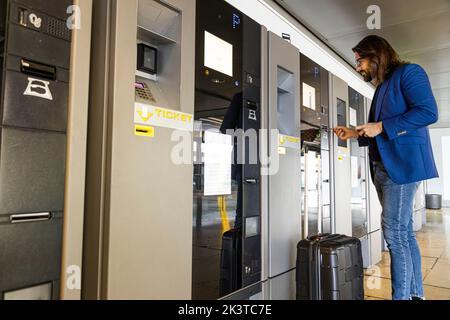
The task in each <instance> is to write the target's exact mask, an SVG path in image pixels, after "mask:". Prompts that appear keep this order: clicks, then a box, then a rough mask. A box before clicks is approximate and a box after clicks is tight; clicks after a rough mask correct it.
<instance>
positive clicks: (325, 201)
mask: <svg viewBox="0 0 450 320" xmlns="http://www.w3.org/2000/svg"><path fill="white" fill-rule="evenodd" d="M300 64H301V66H300V70H301V77H300V80H301V84H300V89H301V99H302V100H301V101H302V103H301V133H302V135H301V136H302V191H303V192H302V219H303V237H304V238H306V237H308V236H311V235H315V234H318V233H329V232H331V202H330V179H331V177H330V130H329V128H330V116H329V114H330V108H329V100H330V99H329V73H328V71H327V70H325V69H324V68H323V67H321V66H320V65H318V64H317V63H315V62H314V61H313V60H311V59H309V58H308V57H306V56H305V55H303V54H301V55H300ZM305 221H307V223H305Z"/></svg>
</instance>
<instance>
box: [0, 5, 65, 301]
mask: <svg viewBox="0 0 450 320" xmlns="http://www.w3.org/2000/svg"><path fill="white" fill-rule="evenodd" d="M71 4H72V3H71V1H67V0H63V1H61V0H52V1H45V2H43V1H32V0H27V1H15V0H9V1H2V4H1V6H2V8H1V10H0V12H1V14H2V16H1V23H0V50H1V51H2V52H1V54H0V56H1V57H2V61H1V62H2V64H1V68H2V69H1V70H2V82H1V90H2V95H1V110H0V115H1V122H0V234H1V237H0V299H1V298H4V299H9V297H14V298H20V297H21V295H22V293H23V297H24V298H26V297H36V298H39V297H41V298H53V299H56V298H58V296H59V278H60V268H61V267H60V265H61V241H62V223H63V209H64V177H65V157H66V139H67V138H66V130H67V106H68V94H69V68H70V48H71V31H70V30H69V29H68V28H67V26H66V19H67V13H66V11H67V8H68V7H69V6H70V5H71ZM43 283H46V284H48V285H46V286H42V284H43ZM36 286H40V289H39V292H40V293H39V294H33V293H32V292H33V289H32V288H33V287H36ZM27 288H31V289H30V290H27ZM12 292H13V293H14V294H13V293H12Z"/></svg>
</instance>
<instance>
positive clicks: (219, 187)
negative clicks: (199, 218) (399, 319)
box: [202, 131, 233, 196]
mask: <svg viewBox="0 0 450 320" xmlns="http://www.w3.org/2000/svg"><path fill="white" fill-rule="evenodd" d="M202 149H203V155H204V163H205V196H220V195H230V194H231V157H232V152H233V141H232V137H231V136H229V135H224V134H220V133H216V132H211V131H205V143H204V144H203V145H202Z"/></svg>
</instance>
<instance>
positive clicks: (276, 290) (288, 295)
mask: <svg viewBox="0 0 450 320" xmlns="http://www.w3.org/2000/svg"><path fill="white" fill-rule="evenodd" d="M267 282H268V291H269V296H268V298H267V299H268V300H295V294H296V287H295V270H292V271H290V272H287V273H284V274H282V275H279V276H277V277H275V278H272V279H269V280H268V281H267Z"/></svg>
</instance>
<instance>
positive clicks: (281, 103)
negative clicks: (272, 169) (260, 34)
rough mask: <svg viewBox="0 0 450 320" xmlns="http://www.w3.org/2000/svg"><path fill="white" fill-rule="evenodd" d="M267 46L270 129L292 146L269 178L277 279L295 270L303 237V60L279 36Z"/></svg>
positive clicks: (271, 268)
mask: <svg viewBox="0 0 450 320" xmlns="http://www.w3.org/2000/svg"><path fill="white" fill-rule="evenodd" d="M268 42H269V124H268V128H269V129H270V130H274V129H275V130H276V129H278V130H279V133H280V134H281V135H283V137H285V138H286V139H288V140H289V138H292V140H291V141H292V146H287V145H284V144H283V143H279V144H278V145H279V147H280V148H282V149H283V152H279V153H280V154H279V170H278V172H277V173H276V174H272V175H270V176H269V260H270V261H269V277H275V276H277V275H279V274H281V273H284V272H286V271H288V270H291V269H293V268H295V263H296V244H297V242H298V241H299V239H300V237H301V222H300V213H301V209H300V204H301V198H300V196H301V189H300V175H299V173H300V138H299V137H298V135H299V133H300V109H299V107H298V106H299V104H300V93H299V87H300V82H299V77H300V76H299V70H300V65H299V61H300V59H299V52H298V49H297V48H296V47H294V46H293V45H291V44H289V43H288V42H287V41H285V40H283V39H281V38H280V37H278V36H277V35H275V34H273V33H270V32H269V41H268ZM280 137H281V136H280ZM282 139H283V138H281V140H282ZM269 141H270V140H269ZM272 144H273V142H272V143H269V145H272ZM273 151H274V150H271V152H272V153H273ZM275 152H276V151H275ZM270 156H273V154H270Z"/></svg>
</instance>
